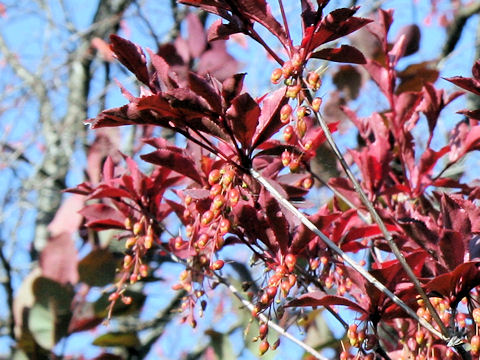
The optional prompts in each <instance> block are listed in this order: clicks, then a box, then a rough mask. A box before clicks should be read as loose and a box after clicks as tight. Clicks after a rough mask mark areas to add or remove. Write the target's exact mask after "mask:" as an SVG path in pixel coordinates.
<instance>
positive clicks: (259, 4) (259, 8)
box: [235, 0, 290, 47]
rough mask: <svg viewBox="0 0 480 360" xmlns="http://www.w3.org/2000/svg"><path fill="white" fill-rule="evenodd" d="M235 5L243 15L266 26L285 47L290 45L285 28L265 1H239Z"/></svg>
mask: <svg viewBox="0 0 480 360" xmlns="http://www.w3.org/2000/svg"><path fill="white" fill-rule="evenodd" d="M235 3H236V5H237V7H238V10H239V11H240V12H241V13H242V15H243V14H244V15H246V16H248V17H249V18H250V19H252V20H254V21H256V22H258V23H260V24H262V25H263V26H265V28H266V29H267V30H268V31H270V32H271V33H272V34H273V35H275V36H276V37H277V39H278V40H279V41H280V42H281V43H282V44H283V45H284V46H285V47H288V46H289V45H290V44H289V41H288V38H287V34H286V33H285V30H284V29H283V26H282V25H281V24H280V23H279V22H278V21H277V20H276V19H275V18H274V17H273V15H272V13H271V11H270V6H269V5H268V4H267V2H266V1H265V0H237V1H235Z"/></svg>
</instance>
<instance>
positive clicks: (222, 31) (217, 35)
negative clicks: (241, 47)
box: [207, 19, 242, 42]
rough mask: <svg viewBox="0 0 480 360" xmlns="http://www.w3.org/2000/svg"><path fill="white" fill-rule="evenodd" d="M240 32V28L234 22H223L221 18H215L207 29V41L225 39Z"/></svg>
mask: <svg viewBox="0 0 480 360" xmlns="http://www.w3.org/2000/svg"><path fill="white" fill-rule="evenodd" d="M240 32H242V28H241V27H239V26H238V24H236V23H234V22H230V23H228V24H223V23H222V20H221V19H218V20H216V21H215V22H214V23H213V24H212V26H210V28H209V29H208V35H207V39H208V41H209V42H210V41H215V40H227V39H228V38H229V37H230V35H233V34H237V33H240Z"/></svg>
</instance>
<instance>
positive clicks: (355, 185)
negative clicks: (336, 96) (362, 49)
mask: <svg viewBox="0 0 480 360" xmlns="http://www.w3.org/2000/svg"><path fill="white" fill-rule="evenodd" d="M305 95H306V97H307V99H308V101H309V102H310V103H311V102H312V99H313V97H312V94H311V93H310V92H309V91H305ZM314 114H315V117H316V118H317V120H318V122H319V124H320V127H321V128H322V130H323V132H324V134H325V137H326V139H327V141H328V143H329V144H330V146H331V148H332V150H333V152H334V153H335V156H336V157H337V158H338V160H339V161H340V164H341V165H342V168H343V170H344V171H345V173H346V175H347V177H348V178H349V179H350V181H351V182H352V184H353V188H354V190H355V192H356V193H357V194H358V195H359V196H360V200H361V201H362V203H363V204H364V205H365V207H366V208H367V210H368V212H369V213H370V215H371V216H372V218H373V220H374V221H375V223H376V224H377V225H378V227H379V229H380V231H381V232H382V234H383V236H384V237H385V240H386V241H387V243H388V245H389V246H390V249H391V250H392V252H393V254H394V255H395V257H396V258H397V260H398V261H399V263H400V265H401V266H402V268H403V269H404V270H405V272H406V273H407V276H408V277H409V278H410V280H411V281H412V283H413V285H414V287H415V290H416V291H417V292H418V294H419V295H420V297H421V298H422V300H423V301H424V302H425V305H426V307H427V309H428V310H429V312H430V314H431V315H432V317H433V319H434V320H435V322H436V323H437V324H438V326H439V327H440V329H441V331H442V334H443V336H442V338H445V339H448V338H449V336H450V334H449V331H448V330H447V328H446V326H445V324H444V323H443V321H442V320H441V319H440V316H439V315H438V313H437V311H436V310H435V308H434V307H433V305H432V303H431V302H430V299H429V298H428V296H427V294H426V293H425V291H424V290H423V288H422V285H421V284H420V281H419V280H418V278H417V276H416V275H415V273H414V272H413V270H412V268H411V267H410V265H408V263H407V261H406V260H405V257H404V256H403V254H402V253H401V251H400V249H399V248H398V246H397V244H395V242H394V241H393V237H392V234H391V233H390V231H388V229H387V227H386V226H385V223H384V222H383V220H382V218H381V217H380V215H378V213H377V211H376V210H375V207H374V206H373V204H372V202H371V201H370V200H369V199H368V197H367V195H366V193H365V192H364V191H363V189H362V187H361V186H360V183H359V182H358V180H357V179H356V177H355V175H354V174H353V172H352V170H351V169H350V166H348V164H347V162H346V160H345V158H344V157H343V155H342V153H341V152H340V150H339V149H338V146H337V144H336V142H335V140H334V139H333V136H332V133H331V132H330V129H329V128H328V126H327V124H326V122H325V120H324V119H323V117H322V116H321V115H320V113H319V112H314Z"/></svg>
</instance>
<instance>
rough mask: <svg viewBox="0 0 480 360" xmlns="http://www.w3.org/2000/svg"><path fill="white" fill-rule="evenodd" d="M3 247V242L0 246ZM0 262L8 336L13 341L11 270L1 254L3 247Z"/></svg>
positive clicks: (1, 249)
mask: <svg viewBox="0 0 480 360" xmlns="http://www.w3.org/2000/svg"><path fill="white" fill-rule="evenodd" d="M1 245H3V241H2V244H1ZM0 262H1V263H2V266H3V268H4V269H5V274H6V277H7V278H6V279H5V282H4V283H3V286H4V287H5V292H6V293H7V305H8V309H9V311H8V336H10V338H11V339H12V340H14V341H15V322H14V321H13V286H12V268H11V266H10V263H9V262H8V260H7V258H6V257H5V255H4V253H3V246H0Z"/></svg>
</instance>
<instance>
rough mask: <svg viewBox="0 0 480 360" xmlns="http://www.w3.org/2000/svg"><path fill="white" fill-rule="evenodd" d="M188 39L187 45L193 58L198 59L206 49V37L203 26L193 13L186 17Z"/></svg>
mask: <svg viewBox="0 0 480 360" xmlns="http://www.w3.org/2000/svg"><path fill="white" fill-rule="evenodd" d="M186 20H187V25H188V38H187V44H188V49H189V51H190V54H191V55H192V57H193V58H197V57H199V56H200V55H201V54H202V53H203V52H204V51H205V48H206V47H207V37H206V35H205V29H204V28H203V24H202V22H201V21H200V19H199V18H198V16H197V15H196V14H195V13H189V14H188V15H187V18H186Z"/></svg>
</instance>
